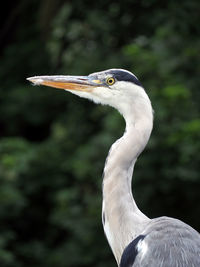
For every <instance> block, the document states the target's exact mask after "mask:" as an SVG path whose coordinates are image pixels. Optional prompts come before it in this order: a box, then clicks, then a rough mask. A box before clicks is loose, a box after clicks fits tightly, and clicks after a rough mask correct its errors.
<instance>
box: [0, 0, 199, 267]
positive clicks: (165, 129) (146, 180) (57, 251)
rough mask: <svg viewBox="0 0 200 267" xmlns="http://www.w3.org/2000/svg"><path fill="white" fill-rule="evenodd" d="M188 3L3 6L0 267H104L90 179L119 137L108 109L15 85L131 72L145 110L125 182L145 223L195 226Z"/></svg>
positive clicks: (195, 70) (192, 14) (195, 17)
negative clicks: (143, 144) (142, 134)
mask: <svg viewBox="0 0 200 267" xmlns="http://www.w3.org/2000/svg"><path fill="white" fill-rule="evenodd" d="M199 10H200V2H199V1H198V0H190V1H188V0H183V1H182V2H181V3H178V2H177V1H172V0H170V1H166V2H163V1H156V0H155V1H154V0H148V1H147V0H142V1H138V0H131V1H130V0H124V1H118V2H113V1H93V2H92V1H81V0H74V1H64V0H59V1H56V0H42V1H38V0H31V1H25V0H20V1H16V3H13V6H11V3H5V8H4V9H3V10H2V13H4V14H2V16H1V19H2V23H1V25H2V27H1V34H0V36H1V38H0V41H1V42H0V47H1V51H0V56H1V64H0V76H1V85H0V90H1V94H0V114H1V117H0V129H1V131H0V226H1V227H0V265H1V266H2V267H13V266H15V267H25V266H30V267H35V266H37V267H44V266H45V267H54V266H57V267H65V266H66V267H67V266H74V267H75V266H76V267H79V266H80V267H81V266H85V267H86V266H87V267H91V266H93V267H94V266H96V267H100V266H107V267H109V266H110V267H111V266H115V265H116V264H115V261H114V258H113V256H112V253H111V251H110V248H109V247H108V245H107V241H106V239H105V237H104V234H103V230H102V226H101V181H102V179H101V173H102V170H103V165H104V161H105V158H106V154H107V151H108V149H109V147H110V145H111V144H112V143H113V142H114V140H116V139H117V138H118V137H119V136H120V135H121V134H122V133H123V129H124V121H123V119H122V118H121V117H120V115H119V114H118V113H117V112H116V111H114V110H112V109H111V108H109V107H104V106H96V105H94V104H93V103H90V102H88V101H86V100H84V99H79V98H77V97H76V96H73V95H70V94H68V93H66V92H62V91H61V90H55V89H52V88H44V87H33V86H31V85H30V84H29V83H28V82H26V80H25V78H26V77H29V76H34V75H42V74H77V75H79V74H81V75H84V74H88V73H91V72H95V71H100V70H104V69H107V68H118V67H119V68H126V69H129V70H130V71H132V72H133V73H135V74H136V75H137V76H138V77H139V79H140V80H141V82H142V83H143V85H144V87H145V88H146V91H147V93H148V95H149V96H150V98H151V100H152V105H153V108H154V111H155V119H154V130H153V133H152V136H151V139H150V142H149V144H148V146H147V148H146V149H145V151H144V152H143V154H142V155H141V156H140V158H139V160H138V162H137V165H136V168H135V173H134V181H133V191H134V196H135V199H136V201H137V203H138V205H139V207H140V208H141V210H142V211H144V212H145V213H146V214H147V215H148V216H149V217H157V216H161V215H167V216H174V217H176V218H179V219H181V220H183V221H185V222H187V223H189V224H191V225H192V226H193V227H195V228H196V229H197V230H199V229H200V217H199V216H198V213H199V212H198V210H199V208H198V203H199V202H200V195H199V188H200V178H199V166H200V165H199V163H200V156H199V155H200V153H199V151H200V118H199V114H200V108H199V101H200V93H199V92H200V91H199V88H200V76H199V72H200V63H199V62H200V38H199V36H200V29H199Z"/></svg>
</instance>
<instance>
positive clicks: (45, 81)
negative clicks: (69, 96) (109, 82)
mask: <svg viewBox="0 0 200 267" xmlns="http://www.w3.org/2000/svg"><path fill="white" fill-rule="evenodd" d="M27 80H28V81H30V82H32V83H33V84H35V85H46V86H50V87H55V88H59V89H64V90H77V91H85V92H91V91H92V89H93V88H94V87H97V86H99V85H101V84H102V83H101V81H100V80H95V79H94V77H90V76H68V75H67V76H63V75H51V76H34V77H30V78H27Z"/></svg>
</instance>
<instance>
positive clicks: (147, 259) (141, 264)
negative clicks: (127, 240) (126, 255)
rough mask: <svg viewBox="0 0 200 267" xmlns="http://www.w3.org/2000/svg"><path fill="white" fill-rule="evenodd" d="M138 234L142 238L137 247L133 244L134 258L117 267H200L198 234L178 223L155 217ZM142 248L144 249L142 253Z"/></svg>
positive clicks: (199, 238)
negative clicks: (135, 249) (135, 251)
mask: <svg viewBox="0 0 200 267" xmlns="http://www.w3.org/2000/svg"><path fill="white" fill-rule="evenodd" d="M141 234H142V235H143V236H145V237H144V238H143V240H142V241H141V242H142V243H141V247H139V245H138V244H137V255H135V257H134V258H133V261H132V262H131V261H130V262H129V263H126V265H123V262H121V264H120V267H199V266H200V235H199V233H198V232H197V231H195V230H194V229H193V228H192V227H190V226H189V225H187V224H185V223H183V222H182V221H179V220H177V219H173V218H169V217H160V218H156V219H153V220H151V221H150V222H149V224H148V225H147V227H146V229H145V230H144V232H143V233H141ZM142 246H145V251H143V249H142ZM133 253H134V251H133ZM122 258H123V255H122Z"/></svg>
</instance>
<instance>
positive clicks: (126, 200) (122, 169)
mask: <svg viewBox="0 0 200 267" xmlns="http://www.w3.org/2000/svg"><path fill="white" fill-rule="evenodd" d="M138 105H140V106H138ZM121 113H122V115H123V116H124V118H125V121H126V130H125V133H124V135H123V136H122V137H121V138H120V139H118V140H117V141H116V142H115V143H114V144H113V145H112V147H111V149H110V151H109V154H108V157H107V161H106V165H105V168H104V179H103V207H102V215H103V225H104V231H105V234H106V236H107V239H108V242H109V244H110V246H111V248H112V251H113V253H114V256H115V258H116V260H117V262H118V264H119V262H120V259H121V255H122V253H123V251H124V249H125V247H126V246H127V245H128V244H129V243H130V242H131V241H132V240H133V239H134V238H135V237H136V236H137V235H139V234H140V233H141V232H142V231H143V229H144V226H145V225H146V223H148V221H149V219H148V218H147V217H146V216H145V215H144V214H143V213H142V212H141V211H140V210H139V209H138V207H137V205H136V203H135V200H134V198H133V195H132V189H131V187H132V186H131V181H132V174H133V168H134V164H135V162H136V160H137V157H138V156H139V154H140V153H141V152H142V150H143V149H144V147H145V146H146V144H147V142H148V139H149V136H150V134H151V130H152V125H153V114H152V108H151V103H150V100H149V99H142V101H140V103H139V104H137V103H133V105H130V106H129V107H128V109H126V111H124V112H121Z"/></svg>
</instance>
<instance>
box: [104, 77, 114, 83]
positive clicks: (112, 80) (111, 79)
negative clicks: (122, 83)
mask: <svg viewBox="0 0 200 267" xmlns="http://www.w3.org/2000/svg"><path fill="white" fill-rule="evenodd" d="M106 83H107V84H108V85H113V84H114V83H115V79H114V78H113V77H109V78H107V79H106Z"/></svg>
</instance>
